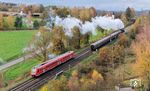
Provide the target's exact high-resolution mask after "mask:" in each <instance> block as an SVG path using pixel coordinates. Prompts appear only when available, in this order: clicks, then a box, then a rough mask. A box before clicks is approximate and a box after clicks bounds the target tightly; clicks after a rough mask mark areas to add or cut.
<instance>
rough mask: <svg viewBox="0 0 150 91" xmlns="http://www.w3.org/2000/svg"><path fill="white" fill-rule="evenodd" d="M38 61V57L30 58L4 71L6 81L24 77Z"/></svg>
mask: <svg viewBox="0 0 150 91" xmlns="http://www.w3.org/2000/svg"><path fill="white" fill-rule="evenodd" d="M37 64H38V61H37V60H36V59H29V60H27V61H24V62H22V63H19V64H17V65H15V66H13V67H11V68H9V69H7V70H6V71H4V74H3V75H4V81H9V80H15V79H16V78H18V77H22V76H24V75H26V74H29V73H30V70H31V68H32V67H33V66H35V65H37Z"/></svg>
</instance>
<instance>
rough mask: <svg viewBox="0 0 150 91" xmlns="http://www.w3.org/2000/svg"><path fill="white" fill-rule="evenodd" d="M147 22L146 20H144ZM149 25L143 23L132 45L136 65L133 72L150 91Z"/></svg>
mask: <svg viewBox="0 0 150 91" xmlns="http://www.w3.org/2000/svg"><path fill="white" fill-rule="evenodd" d="M146 22H147V20H146ZM149 29H150V25H148V22H147V23H145V25H144V27H143V29H142V30H140V31H141V32H140V33H139V34H138V35H137V36H136V41H135V42H134V43H133V44H132V48H133V51H134V53H135V54H136V64H135V66H134V69H135V72H137V73H138V74H139V75H140V76H141V78H143V80H144V81H143V82H144V84H145V85H146V87H147V88H148V89H147V91H149V90H150V47H149V46H150V38H149V35H150V31H149Z"/></svg>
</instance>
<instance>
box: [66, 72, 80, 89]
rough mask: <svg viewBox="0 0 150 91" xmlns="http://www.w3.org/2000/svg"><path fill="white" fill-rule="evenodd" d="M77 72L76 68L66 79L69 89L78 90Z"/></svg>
mask: <svg viewBox="0 0 150 91" xmlns="http://www.w3.org/2000/svg"><path fill="white" fill-rule="evenodd" d="M78 76H79V74H78V72H77V70H74V71H73V72H72V74H71V77H70V79H69V81H68V85H67V86H68V88H69V91H79V90H80V82H79V78H78Z"/></svg>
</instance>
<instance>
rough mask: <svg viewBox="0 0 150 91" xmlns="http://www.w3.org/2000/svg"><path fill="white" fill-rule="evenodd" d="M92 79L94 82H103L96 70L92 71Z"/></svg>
mask: <svg viewBox="0 0 150 91" xmlns="http://www.w3.org/2000/svg"><path fill="white" fill-rule="evenodd" d="M92 79H93V80H95V81H97V80H103V76H102V75H101V74H100V73H98V72H97V71H96V70H93V73H92Z"/></svg>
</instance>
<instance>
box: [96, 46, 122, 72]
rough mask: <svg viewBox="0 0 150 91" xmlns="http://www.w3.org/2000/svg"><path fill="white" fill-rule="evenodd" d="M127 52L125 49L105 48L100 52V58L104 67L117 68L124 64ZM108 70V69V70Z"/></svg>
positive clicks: (119, 47)
mask: <svg viewBox="0 0 150 91" xmlns="http://www.w3.org/2000/svg"><path fill="white" fill-rule="evenodd" d="M124 57H125V52H124V47H122V46H120V45H114V46H111V47H103V48H101V49H100V51H99V58H100V62H101V63H102V65H105V66H107V67H108V66H109V67H115V66H117V65H118V64H120V63H123V62H124ZM106 70H108V69H106Z"/></svg>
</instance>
